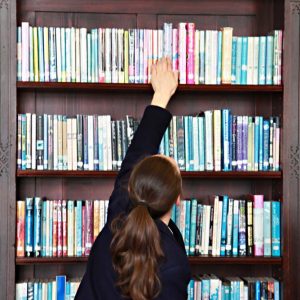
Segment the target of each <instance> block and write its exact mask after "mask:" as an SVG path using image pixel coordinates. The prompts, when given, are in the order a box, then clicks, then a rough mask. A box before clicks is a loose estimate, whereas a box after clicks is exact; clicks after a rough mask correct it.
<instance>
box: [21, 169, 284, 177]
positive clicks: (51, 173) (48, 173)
mask: <svg viewBox="0 0 300 300" xmlns="http://www.w3.org/2000/svg"><path fill="white" fill-rule="evenodd" d="M117 174H118V173H117V171H60V170H59V171H58V170H45V171H37V170H17V177H99V178H114V177H116V176H117ZM181 176H182V177H183V178H201V179H214V178H223V179H227V178H228V179H230V178H234V179H281V178H282V174H281V171H276V172H274V171H260V172H254V171H247V172H246V171H244V172H242V171H228V172H224V171H218V172H214V171H203V172H187V171H182V172H181Z"/></svg>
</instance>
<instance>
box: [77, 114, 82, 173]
mask: <svg viewBox="0 0 300 300" xmlns="http://www.w3.org/2000/svg"><path fill="white" fill-rule="evenodd" d="M76 126H77V170H83V116H82V115H77V116H76Z"/></svg>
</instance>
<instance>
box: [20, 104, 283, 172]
mask: <svg viewBox="0 0 300 300" xmlns="http://www.w3.org/2000/svg"><path fill="white" fill-rule="evenodd" d="M137 126H138V121H137V120H134V119H133V118H132V117H130V116H126V119H125V120H117V121H114V120H113V121H112V120H111V116H109V115H105V116H96V115H77V116H76V117H67V116H65V115H47V114H44V115H36V114H34V113H26V114H19V115H18V143H17V150H18V151H17V167H18V169H22V170H26V169H27V170H31V169H32V170H35V169H37V170H96V171H97V170H118V169H119V168H120V167H121V163H122V160H123V159H124V157H125V154H126V151H127V149H128V146H129V145H130V143H131V140H132V138H133V134H134V132H135V130H136V128H137ZM279 126H280V123H279V117H270V118H268V119H264V118H263V117H261V116H255V117H251V116H236V115H232V113H231V111H230V110H229V109H223V110H209V111H205V112H204V113H203V114H200V115H198V116H195V117H193V116H173V118H172V121H171V123H170V126H169V127H168V128H167V130H166V132H165V135H164V137H163V139H162V142H161V145H160V153H162V154H165V155H167V156H170V157H172V158H174V159H175V161H177V163H178V166H179V168H180V169H181V170H186V171H205V170H207V171H221V170H223V171H231V170H237V171H278V170H279V168H280V166H279V158H280V127H279Z"/></svg>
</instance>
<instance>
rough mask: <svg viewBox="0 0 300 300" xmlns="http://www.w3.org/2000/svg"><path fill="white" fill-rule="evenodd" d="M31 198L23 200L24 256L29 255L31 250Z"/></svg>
mask: <svg viewBox="0 0 300 300" xmlns="http://www.w3.org/2000/svg"><path fill="white" fill-rule="evenodd" d="M33 204H34V203H33V198H26V200H25V207H26V212H25V229H26V232H25V252H26V256H31V254H32V251H33Z"/></svg>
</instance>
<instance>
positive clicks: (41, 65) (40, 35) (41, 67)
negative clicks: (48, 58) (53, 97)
mask: <svg viewBox="0 0 300 300" xmlns="http://www.w3.org/2000/svg"><path fill="white" fill-rule="evenodd" d="M37 33H38V41H39V42H38V65H39V73H40V74H39V81H42V82H43V81H45V60H44V43H43V42H42V41H43V40H44V37H43V36H44V29H43V27H38V28H37Z"/></svg>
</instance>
